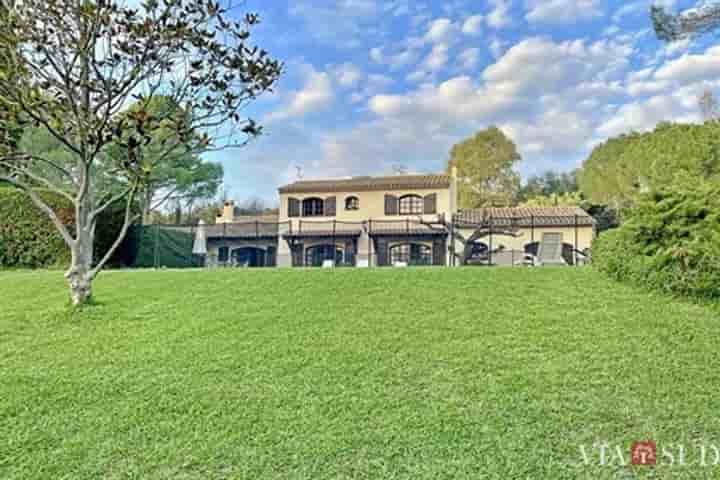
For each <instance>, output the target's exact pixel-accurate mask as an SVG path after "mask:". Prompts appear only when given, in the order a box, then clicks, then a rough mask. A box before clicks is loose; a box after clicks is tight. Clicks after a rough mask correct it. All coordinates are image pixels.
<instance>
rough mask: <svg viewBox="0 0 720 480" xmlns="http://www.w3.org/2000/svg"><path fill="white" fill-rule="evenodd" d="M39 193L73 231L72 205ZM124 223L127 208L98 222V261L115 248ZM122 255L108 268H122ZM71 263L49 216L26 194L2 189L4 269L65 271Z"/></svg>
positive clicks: (1, 258)
mask: <svg viewBox="0 0 720 480" xmlns="http://www.w3.org/2000/svg"><path fill="white" fill-rule="evenodd" d="M38 193H39V195H40V197H41V198H42V199H43V200H44V201H45V203H47V204H48V205H49V206H50V207H51V208H52V209H53V210H54V211H55V212H56V213H57V214H58V217H60V220H61V221H62V222H63V223H64V224H65V225H68V226H69V227H70V228H72V224H73V218H74V213H75V212H74V209H73V207H72V205H71V204H70V202H69V201H67V199H65V198H63V197H61V196H60V195H57V194H56V193H53V192H50V191H38ZM120 203H122V202H120ZM124 219H125V208H124V205H116V206H111V207H110V208H108V209H107V210H106V211H105V212H103V214H102V215H101V216H100V217H99V218H98V224H97V227H96V229H95V258H96V259H100V258H102V256H103V255H104V254H105V252H107V251H108V249H109V248H110V246H111V245H112V244H113V242H114V241H115V239H116V238H117V235H118V233H119V232H120V229H121V228H122V224H123V221H124ZM71 233H72V230H71ZM120 255H121V252H120V249H118V251H117V253H116V254H115V255H113V257H112V258H111V259H110V262H109V263H108V265H111V266H112V265H115V266H118V265H120V264H121V263H122V262H121V259H120ZM69 263H70V250H69V249H68V247H67V245H65V241H64V240H63V239H62V237H61V236H60V234H59V233H58V231H57V230H56V229H55V225H53V223H52V222H51V221H50V219H49V218H48V216H47V215H46V214H45V213H44V212H42V211H40V209H38V208H37V207H36V206H35V204H34V203H33V202H32V200H30V197H28V195H27V194H26V193H25V192H23V191H22V190H18V189H16V188H12V187H3V186H0V268H65V267H67V266H68V264H69Z"/></svg>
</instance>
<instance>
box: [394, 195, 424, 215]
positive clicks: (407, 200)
mask: <svg viewBox="0 0 720 480" xmlns="http://www.w3.org/2000/svg"><path fill="white" fill-rule="evenodd" d="M424 207H425V202H424V201H423V198H422V197H421V196H419V195H405V196H404V197H400V215H422V214H423V212H424V210H425V208H424Z"/></svg>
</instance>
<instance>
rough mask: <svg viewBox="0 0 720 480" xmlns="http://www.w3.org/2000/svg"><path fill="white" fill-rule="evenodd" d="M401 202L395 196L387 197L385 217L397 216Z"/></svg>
mask: <svg viewBox="0 0 720 480" xmlns="http://www.w3.org/2000/svg"><path fill="white" fill-rule="evenodd" d="M399 206H400V201H399V200H398V197H396V196H395V195H385V215H397V214H398V211H399Z"/></svg>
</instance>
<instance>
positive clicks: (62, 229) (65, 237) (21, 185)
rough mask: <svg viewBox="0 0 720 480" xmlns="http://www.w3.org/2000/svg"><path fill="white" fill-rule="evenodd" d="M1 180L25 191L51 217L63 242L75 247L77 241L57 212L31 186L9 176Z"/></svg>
mask: <svg viewBox="0 0 720 480" xmlns="http://www.w3.org/2000/svg"><path fill="white" fill-rule="evenodd" d="M0 180H4V181H6V182H8V183H10V184H11V185H15V186H16V187H18V188H20V189H22V190H24V191H25V192H26V193H27V194H28V196H29V197H30V199H31V200H32V201H33V203H34V204H35V205H36V206H37V207H38V208H39V209H40V210H42V211H43V212H45V214H46V215H47V216H48V217H50V220H51V221H52V223H53V225H55V228H56V229H57V230H58V232H60V235H61V236H62V238H63V240H65V243H66V244H67V246H68V247H70V248H72V247H73V246H74V245H75V239H74V238H73V237H72V235H70V232H68V230H67V228H65V225H63V223H62V222H61V221H60V219H59V218H58V216H57V214H56V213H55V211H54V210H53V209H52V208H50V207H49V206H48V204H47V203H45V202H44V201H43V199H42V198H40V196H39V195H38V194H37V193H36V192H35V191H34V190H33V189H32V187H30V186H29V185H26V184H24V183H22V182H20V181H18V180H17V179H15V178H12V177H7V176H0Z"/></svg>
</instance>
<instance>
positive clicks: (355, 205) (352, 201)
mask: <svg viewBox="0 0 720 480" xmlns="http://www.w3.org/2000/svg"><path fill="white" fill-rule="evenodd" d="M345 210H360V199H359V198H358V197H347V198H346V199H345Z"/></svg>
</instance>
